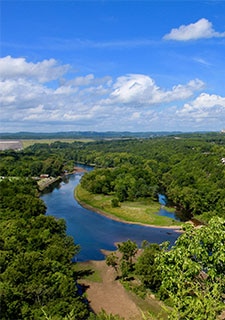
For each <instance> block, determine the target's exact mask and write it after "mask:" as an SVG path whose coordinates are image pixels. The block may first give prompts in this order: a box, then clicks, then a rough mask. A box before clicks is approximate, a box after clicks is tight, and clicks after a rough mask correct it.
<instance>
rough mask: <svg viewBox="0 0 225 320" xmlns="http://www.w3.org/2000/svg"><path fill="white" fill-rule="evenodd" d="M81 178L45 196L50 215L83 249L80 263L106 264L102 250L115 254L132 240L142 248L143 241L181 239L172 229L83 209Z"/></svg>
mask: <svg viewBox="0 0 225 320" xmlns="http://www.w3.org/2000/svg"><path fill="white" fill-rule="evenodd" d="M80 178H81V175H80V174H74V175H71V176H70V178H69V179H68V181H66V182H61V183H60V184H59V185H58V186H57V187H55V188H54V189H53V191H51V192H48V193H45V194H43V195H42V196H41V198H42V200H43V201H44V202H45V204H46V206H47V212H46V214H47V215H52V216H55V217H56V218H63V219H65V221H66V226H67V234H68V235H70V236H72V237H73V238H74V242H75V244H79V245H80V247H81V250H80V252H79V254H78V255H77V256H76V257H75V259H76V260H77V261H87V260H103V259H104V255H103V254H102V252H101V249H104V250H115V248H116V247H115V243H116V242H121V241H126V240H128V239H130V240H132V241H135V242H137V244H138V245H140V244H141V243H142V241H143V240H147V241H149V242H155V243H161V242H164V241H170V243H171V244H173V243H174V241H175V240H176V239H177V238H178V236H179V233H177V232H176V231H175V230H172V229H165V228H155V227H145V226H141V225H137V224H129V223H123V222H118V221H115V220H112V219H109V218H107V217H105V216H103V215H101V214H98V213H95V212H94V211H90V210H88V209H85V208H83V207H82V206H81V205H80V204H79V203H78V202H77V201H76V199H75V198H74V188H75V187H76V186H77V184H78V183H79V181H80Z"/></svg>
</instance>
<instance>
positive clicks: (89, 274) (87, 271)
mask: <svg viewBox="0 0 225 320" xmlns="http://www.w3.org/2000/svg"><path fill="white" fill-rule="evenodd" d="M76 271H77V272H78V273H79V274H80V277H81V278H82V279H85V280H88V281H92V282H102V277H101V270H100V269H98V268H97V267H95V266H94V264H93V263H92V262H91V261H87V262H79V263H77V264H76Z"/></svg>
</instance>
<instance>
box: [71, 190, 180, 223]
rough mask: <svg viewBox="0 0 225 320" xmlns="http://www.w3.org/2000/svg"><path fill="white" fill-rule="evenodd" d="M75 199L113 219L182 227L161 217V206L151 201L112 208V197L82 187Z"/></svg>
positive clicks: (169, 219)
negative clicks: (158, 213)
mask: <svg viewBox="0 0 225 320" xmlns="http://www.w3.org/2000/svg"><path fill="white" fill-rule="evenodd" d="M75 197H76V198H77V199H78V201H80V202H81V203H82V205H84V206H85V205H86V206H90V207H92V208H93V209H95V211H97V212H99V213H102V214H106V215H108V216H110V217H111V218H117V219H120V220H123V221H126V222H134V223H142V224H147V225H155V226H164V227H167V226H175V225H176V226H177V225H181V224H182V223H179V222H178V221H176V220H173V219H171V218H168V217H163V216H159V215H157V214H156V212H158V211H159V209H160V204H159V203H156V202H150V201H147V200H145V201H142V202H141V201H140V202H128V201H126V202H123V203H121V205H120V207H118V208H112V206H111V200H112V199H113V195H112V196H108V195H107V196H105V195H102V194H100V195H99V194H98V195H96V194H92V193H90V192H88V191H86V190H84V189H83V188H82V187H81V186H80V185H78V186H77V188H76V190H75Z"/></svg>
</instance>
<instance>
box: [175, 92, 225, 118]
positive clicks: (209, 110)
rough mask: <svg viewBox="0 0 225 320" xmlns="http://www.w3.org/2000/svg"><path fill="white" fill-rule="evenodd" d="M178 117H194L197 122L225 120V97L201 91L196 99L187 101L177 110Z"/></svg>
mask: <svg viewBox="0 0 225 320" xmlns="http://www.w3.org/2000/svg"><path fill="white" fill-rule="evenodd" d="M176 115H177V116H178V117H181V118H184V119H188V120H189V121H190V119H192V120H193V121H196V122H204V123H207V122H208V123H209V124H210V121H212V120H213V119H214V120H213V121H218V123H220V122H221V123H222V122H224V121H225V97H221V96H218V95H215V94H212V95H210V94H208V93H201V94H200V95H199V96H198V97H197V98H196V99H195V100H193V101H192V102H190V103H185V104H184V106H183V108H181V109H180V110H177V111H176Z"/></svg>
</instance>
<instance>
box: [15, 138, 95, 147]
mask: <svg viewBox="0 0 225 320" xmlns="http://www.w3.org/2000/svg"><path fill="white" fill-rule="evenodd" d="M21 141H22V144H23V148H27V147H29V146H32V145H33V144H35V143H46V144H51V143H53V142H56V141H60V142H68V143H72V142H75V141H79V142H91V141H94V140H93V139H24V140H21Z"/></svg>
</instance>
